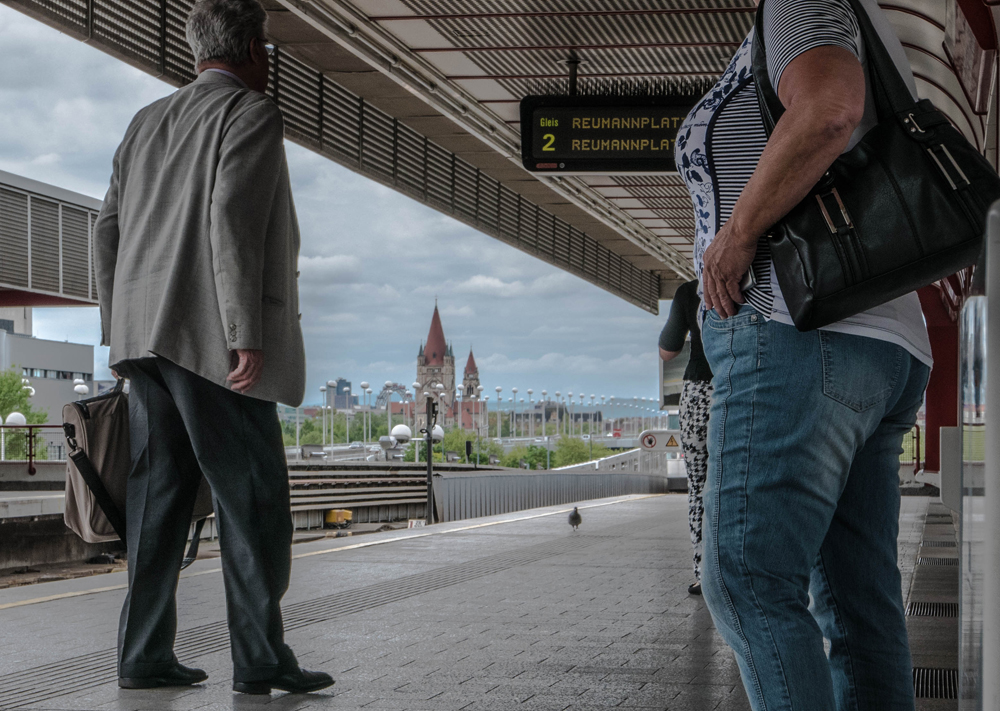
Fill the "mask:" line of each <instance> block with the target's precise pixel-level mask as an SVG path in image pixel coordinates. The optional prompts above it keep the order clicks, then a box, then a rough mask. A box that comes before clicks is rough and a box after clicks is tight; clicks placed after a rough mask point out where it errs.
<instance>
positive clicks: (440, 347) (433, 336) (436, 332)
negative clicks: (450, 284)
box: [424, 304, 448, 365]
mask: <svg viewBox="0 0 1000 711" xmlns="http://www.w3.org/2000/svg"><path fill="white" fill-rule="evenodd" d="M447 350H448V346H447V344H446V343H445V340H444V329H443V328H442V327H441V315H440V314H439V313H438V307H437V304H434V316H433V318H431V330H430V331H428V333H427V345H425V346H424V356H425V357H426V358H427V361H426V364H427V365H444V357H445V355H446V353H447Z"/></svg>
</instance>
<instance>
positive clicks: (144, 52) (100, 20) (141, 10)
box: [92, 0, 160, 67]
mask: <svg viewBox="0 0 1000 711" xmlns="http://www.w3.org/2000/svg"><path fill="white" fill-rule="evenodd" d="M93 8H94V14H93V20H92V22H93V34H94V37H96V38H97V39H98V40H100V41H101V43H102V44H105V45H108V46H111V47H115V48H116V49H117V50H118V51H120V52H122V53H123V54H125V55H127V56H129V57H131V58H133V59H136V60H139V61H140V62H142V63H144V64H151V65H153V66H156V67H159V65H160V3H159V1H158V0H94V4H93Z"/></svg>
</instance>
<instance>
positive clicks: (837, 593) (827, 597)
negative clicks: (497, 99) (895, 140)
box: [676, 0, 931, 711]
mask: <svg viewBox="0 0 1000 711" xmlns="http://www.w3.org/2000/svg"><path fill="white" fill-rule="evenodd" d="M861 5H863V7H864V11H865V12H867V13H868V14H869V16H870V17H871V20H872V22H873V24H874V25H875V27H876V29H877V30H878V32H879V35H880V36H881V38H882V40H883V43H884V44H885V45H886V47H887V49H888V51H889V53H890V55H892V57H893V59H894V60H895V61H896V63H897V66H898V67H899V69H900V72H901V74H902V75H903V77H904V79H905V80H906V81H907V83H908V84H909V86H910V90H911V92H913V93H914V95H915V94H916V90H915V86H914V83H913V76H912V73H911V71H910V68H909V64H908V62H907V60H906V56H905V54H904V53H903V49H902V47H901V46H900V44H899V41H898V40H897V39H896V37H895V35H894V34H893V31H892V28H891V27H890V25H889V24H888V22H887V20H886V18H885V17H884V16H883V14H882V12H881V10H880V9H879V8H878V6H877V5H876V4H875V2H874V0H861ZM763 12H764V17H763V20H764V27H763V30H764V40H765V45H766V46H767V57H768V65H767V69H768V74H769V75H770V79H771V83H772V85H773V86H775V87H776V88H777V92H778V97H779V98H780V100H781V101H782V103H783V104H784V106H785V108H786V112H785V113H784V115H783V116H782V118H781V120H780V121H779V122H778V124H777V126H776V127H775V130H774V132H773V133H772V135H771V139H770V141H768V140H767V137H766V135H765V133H764V126H763V121H762V120H761V116H760V110H759V108H758V105H757V98H756V93H755V88H754V82H753V75H752V73H751V61H750V52H751V49H752V43H753V33H752V32H751V34H750V35H749V36H748V37H747V38H746V40H744V42H743V44H742V45H741V46H740V48H739V49H738V50H737V52H736V55H735V56H734V57H733V59H732V62H731V64H730V66H729V68H728V69H727V70H726V72H725V73H724V74H723V76H722V78H721V79H720V80H719V82H718V84H717V85H716V86H715V88H714V89H713V90H712V91H711V92H709V94H708V95H706V96H705V97H704V99H702V101H701V102H700V103H699V104H698V105H697V106H695V108H694V109H693V110H692V111H691V113H690V114H689V115H688V117H687V119H686V121H685V123H684V125H683V126H682V128H681V131H680V133H679V134H678V138H677V150H676V157H677V168H678V171H679V172H680V174H681V176H682V177H683V178H684V180H685V182H686V183H687V186H688V188H689V190H690V192H691V196H692V200H693V202H694V206H695V213H696V241H695V266H696V268H697V271H698V274H699V276H700V282H701V286H702V298H703V302H704V304H703V305H704V309H705V312H704V314H703V319H704V321H703V327H702V340H703V343H704V347H705V354H706V357H707V358H708V361H709V364H710V366H711V368H712V373H713V374H714V377H713V381H712V384H713V387H714V397H713V401H712V408H711V413H710V420H709V432H708V448H709V466H708V479H707V484H706V490H705V524H704V538H705V542H704V545H705V551H704V559H703V571H702V589H703V592H704V595H705V600H706V602H707V603H708V606H709V609H710V610H711V612H712V616H713V619H714V620H715V624H716V627H717V628H718V630H719V632H720V633H721V634H722V636H723V637H724V639H725V640H726V642H727V643H728V644H729V645H730V646H731V647H732V649H733V651H734V653H735V655H736V659H737V662H738V664H739V667H740V672H741V675H742V678H743V683H744V686H745V688H746V691H747V695H748V697H749V699H750V703H751V706H752V707H753V708H754V709H755V711H764V710H766V711H790V710H792V709H794V710H796V711H834V709H838V710H847V709H850V710H851V711H876V710H877V711H912V709H913V707H914V699H913V685H912V677H911V662H910V652H909V646H908V642H907V636H906V624H905V619H904V613H903V599H902V592H901V589H900V574H899V570H898V567H897V560H896V536H897V530H898V516H899V483H898V470H899V459H898V456H899V453H900V451H901V442H902V438H903V435H904V433H906V432H907V431H908V430H909V429H910V428H911V427H912V426H913V424H914V421H915V419H916V413H917V410H918V408H919V407H920V404H921V402H922V398H923V391H924V387H925V386H926V383H927V377H928V374H929V368H930V365H931V357H930V345H929V342H928V339H927V333H926V329H925V327H924V322H923V317H922V313H921V311H920V304H919V301H918V300H917V297H916V295H915V294H910V295H907V296H905V297H903V298H900V299H897V300H895V301H892V302H890V303H888V304H885V305H883V306H881V307H878V308H876V309H873V310H871V311H868V312H865V313H862V314H859V315H857V316H854V317H851V318H849V319H846V320H845V321H842V322H839V323H835V324H832V325H830V326H828V327H825V328H823V329H821V330H818V331H810V332H799V331H798V330H796V328H795V327H794V326H793V325H792V320H791V318H790V317H789V314H788V311H787V309H786V308H785V303H784V300H783V299H782V296H781V290H780V288H779V286H778V284H777V281H776V279H775V277H774V271H773V267H772V264H771V258H770V255H769V253H768V249H767V243H766V241H764V240H763V239H762V235H764V233H765V231H766V230H767V229H768V228H769V227H770V226H771V225H773V224H774V223H775V222H777V221H778V220H779V219H781V218H782V217H783V216H784V215H785V214H786V213H787V212H788V211H789V210H790V209H791V208H792V207H794V206H795V205H796V204H797V203H798V202H800V201H801V200H802V199H803V198H804V197H805V196H806V195H807V194H808V192H809V190H810V188H811V187H812V186H813V185H815V184H816V182H817V181H818V180H819V178H820V177H821V176H822V175H823V173H824V172H825V171H826V170H827V168H828V167H829V166H830V165H831V164H832V163H833V161H834V160H835V159H836V158H837V156H839V155H840V154H841V153H843V152H844V151H846V150H849V149H850V148H852V147H853V146H854V145H855V143H856V142H857V141H858V140H859V139H860V138H861V136H862V135H864V133H865V132H866V131H868V130H869V129H870V128H871V127H872V126H874V125H875V123H877V116H876V115H875V111H874V106H873V104H872V101H871V97H870V85H871V84H870V79H869V77H868V71H867V62H866V49H865V47H864V44H863V41H862V39H861V37H860V32H859V30H858V22H857V17H856V16H855V14H854V11H853V10H852V7H851V4H850V3H849V2H848V0H765V5H764V10H763ZM822 237H823V235H818V238H822ZM748 271H749V272H750V275H751V277H752V285H751V286H749V288H747V289H746V290H745V291H741V283H742V282H743V280H744V277H745V276H746V274H747V272H748ZM824 638H826V640H829V644H830V651H829V656H828V655H827V653H826V651H825V649H824Z"/></svg>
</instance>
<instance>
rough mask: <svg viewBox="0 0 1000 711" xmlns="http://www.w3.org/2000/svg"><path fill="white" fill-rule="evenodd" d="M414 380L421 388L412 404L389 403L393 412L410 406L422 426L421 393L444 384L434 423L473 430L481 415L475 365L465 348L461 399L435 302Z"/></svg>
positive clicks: (452, 361) (452, 351)
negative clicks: (466, 358) (397, 405)
mask: <svg viewBox="0 0 1000 711" xmlns="http://www.w3.org/2000/svg"><path fill="white" fill-rule="evenodd" d="M417 382H418V383H420V388H421V390H420V391H419V392H417V393H416V403H415V404H414V405H409V406H404V405H403V404H402V403H400V404H399V409H398V410H397V409H396V406H395V405H393V408H392V409H393V412H394V413H395V412H399V413H411V412H412V410H411V409H410V408H413V407H415V408H416V424H417V428H420V427H424V426H425V425H426V419H427V418H426V414H425V412H424V400H423V398H422V397H421V392H423V391H425V390H429V389H430V388H431V386H433V385H434V384H435V383H441V384H442V385H444V391H443V393H444V395H443V398H442V401H443V406H442V407H441V408H440V410H439V411H438V424H439V425H441V426H442V427H444V428H445V429H447V428H449V427H452V426H456V425H457V426H460V427H462V428H464V429H475V428H476V426H477V425H478V424H479V423H480V420H481V419H482V418H480V417H478V415H479V413H480V412H481V411H482V410H483V405H482V403H477V402H474V399H475V398H476V397H477V393H476V388H477V387H478V386H479V368H478V366H477V365H476V359H475V357H474V356H473V355H472V350H471V349H470V350H469V358H468V360H467V361H466V363H465V370H464V372H463V373H462V399H461V400H459V398H458V396H457V395H458V394H457V392H456V389H455V352H454V349H453V348H452V346H451V344H449V343H448V342H447V341H446V340H445V336H444V328H443V327H442V325H441V314H440V313H439V312H438V307H437V304H436V303H435V304H434V314H433V315H432V316H431V327H430V330H429V331H428V332H427V341H426V343H423V344H421V346H420V351H419V352H418V353H417Z"/></svg>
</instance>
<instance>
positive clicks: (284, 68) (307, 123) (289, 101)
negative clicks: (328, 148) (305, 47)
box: [273, 52, 322, 148]
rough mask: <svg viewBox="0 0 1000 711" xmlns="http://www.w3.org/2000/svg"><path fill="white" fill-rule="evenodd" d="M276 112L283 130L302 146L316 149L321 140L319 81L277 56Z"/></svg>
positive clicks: (292, 60)
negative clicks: (283, 122)
mask: <svg viewBox="0 0 1000 711" xmlns="http://www.w3.org/2000/svg"><path fill="white" fill-rule="evenodd" d="M273 66H274V67H276V68H277V72H278V92H277V94H278V96H277V102H278V108H280V109H281V112H282V113H283V114H284V116H285V130H286V131H288V132H290V133H291V134H293V135H295V137H296V138H298V139H299V140H301V141H302V142H303V143H306V144H308V145H311V146H312V147H313V148H318V147H319V145H320V137H321V130H322V127H321V123H320V105H321V98H320V86H321V85H320V77H319V75H317V74H316V72H314V71H312V70H310V69H309V68H308V67H306V65H304V64H302V63H301V62H299V61H298V60H297V59H295V58H293V57H291V56H289V55H288V53H287V52H280V53H278V60H277V61H276V62H275V63H274V64H273Z"/></svg>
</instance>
